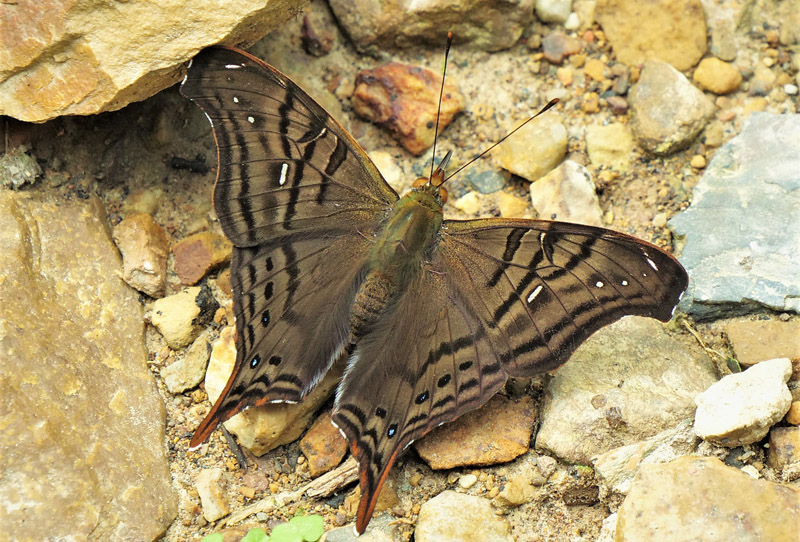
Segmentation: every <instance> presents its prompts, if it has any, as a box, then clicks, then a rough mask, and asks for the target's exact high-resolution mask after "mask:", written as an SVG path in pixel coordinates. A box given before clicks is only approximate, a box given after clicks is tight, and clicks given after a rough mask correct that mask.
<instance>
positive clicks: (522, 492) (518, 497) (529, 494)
mask: <svg viewBox="0 0 800 542" xmlns="http://www.w3.org/2000/svg"><path fill="white" fill-rule="evenodd" d="M535 496H536V488H535V487H534V485H533V484H532V483H531V482H530V481H529V480H525V479H521V478H512V479H511V480H509V481H508V482H506V483H505V484H504V487H503V490H502V491H501V492H500V493H499V494H498V495H497V497H495V502H496V503H497V504H499V505H500V506H505V507H506V508H514V507H517V506H520V505H523V504H525V503H528V502H531V501H533V499H534V497H535Z"/></svg>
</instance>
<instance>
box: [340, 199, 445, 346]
mask: <svg viewBox="0 0 800 542" xmlns="http://www.w3.org/2000/svg"><path fill="white" fill-rule="evenodd" d="M441 225H442V207H441V205H439V204H438V203H437V202H436V200H434V199H433V198H432V197H431V196H429V195H427V194H424V193H421V192H412V193H411V194H409V195H408V196H405V197H404V198H401V199H400V200H398V202H397V203H396V204H395V206H394V209H393V210H392V213H391V215H390V216H389V218H388V219H387V221H386V223H385V224H384V225H383V227H382V228H381V230H380V232H379V233H378V235H377V238H376V239H375V244H374V245H373V246H372V250H371V251H370V254H369V258H368V273H367V277H366V279H365V280H364V282H363V283H362V284H361V286H360V287H359V289H358V293H357V294H356V297H355V300H354V303H353V309H352V311H351V313H350V330H351V334H350V341H351V342H353V343H355V342H356V341H357V340H358V338H359V337H363V336H364V334H366V333H368V332H369V330H370V328H371V327H372V326H373V325H374V324H375V323H377V322H378V320H379V319H380V317H381V314H382V313H383V312H384V310H385V309H386V308H387V306H389V305H390V304H391V302H392V300H393V299H394V298H395V297H396V296H397V295H398V293H400V292H404V291H405V290H406V288H407V287H408V286H409V284H411V282H412V281H413V280H414V279H415V278H416V277H417V276H419V274H420V273H421V272H422V269H423V262H424V261H425V260H426V259H427V258H428V257H429V255H430V252H431V251H432V250H433V247H434V245H435V243H436V240H437V239H438V234H439V228H440V227H441Z"/></svg>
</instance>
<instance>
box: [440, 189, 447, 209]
mask: <svg viewBox="0 0 800 542" xmlns="http://www.w3.org/2000/svg"><path fill="white" fill-rule="evenodd" d="M439 201H441V202H442V205H444V204H445V203H447V189H446V188H442V187H440V188H439Z"/></svg>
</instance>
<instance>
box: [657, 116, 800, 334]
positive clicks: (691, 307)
mask: <svg viewBox="0 0 800 542" xmlns="http://www.w3.org/2000/svg"><path fill="white" fill-rule="evenodd" d="M669 225H670V227H671V228H672V229H673V230H674V231H675V234H676V235H678V236H680V237H684V238H685V240H686V244H685V246H684V248H683V252H682V254H681V256H680V260H681V263H683V265H684V267H686V270H687V272H688V273H689V289H688V291H687V292H686V294H685V295H684V296H683V299H682V301H681V304H680V309H681V310H683V311H685V312H688V313H690V314H692V315H693V316H695V317H697V318H723V317H727V316H735V315H740V314H745V313H748V312H753V311H756V310H763V308H764V307H768V308H770V309H773V310H779V311H795V312H798V311H800V115H775V114H771V113H754V114H752V115H751V116H750V118H749V119H748V120H747V121H746V122H745V124H744V127H743V129H742V133H741V134H739V135H738V136H737V137H735V138H733V139H732V140H731V141H729V142H728V143H727V144H725V145H724V146H722V147H721V148H720V149H719V150H718V151H717V153H716V154H715V155H714V158H713V159H712V160H711V163H710V164H709V166H708V168H707V169H706V172H705V174H704V175H703V178H702V179H701V180H700V182H699V183H698V184H697V186H696V187H695V188H694V191H693V196H692V204H691V205H690V206H689V208H688V209H687V210H686V211H684V212H683V213H680V214H679V215H677V216H675V217H674V218H673V219H672V220H670V222H669Z"/></svg>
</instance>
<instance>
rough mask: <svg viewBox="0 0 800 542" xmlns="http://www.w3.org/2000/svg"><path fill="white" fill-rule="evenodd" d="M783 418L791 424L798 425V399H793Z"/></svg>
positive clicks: (799, 421)
mask: <svg viewBox="0 0 800 542" xmlns="http://www.w3.org/2000/svg"><path fill="white" fill-rule="evenodd" d="M785 420H786V421H787V422H788V423H790V424H792V425H800V401H794V402H793V403H792V406H790V407H789V412H787V413H786V418H785Z"/></svg>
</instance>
